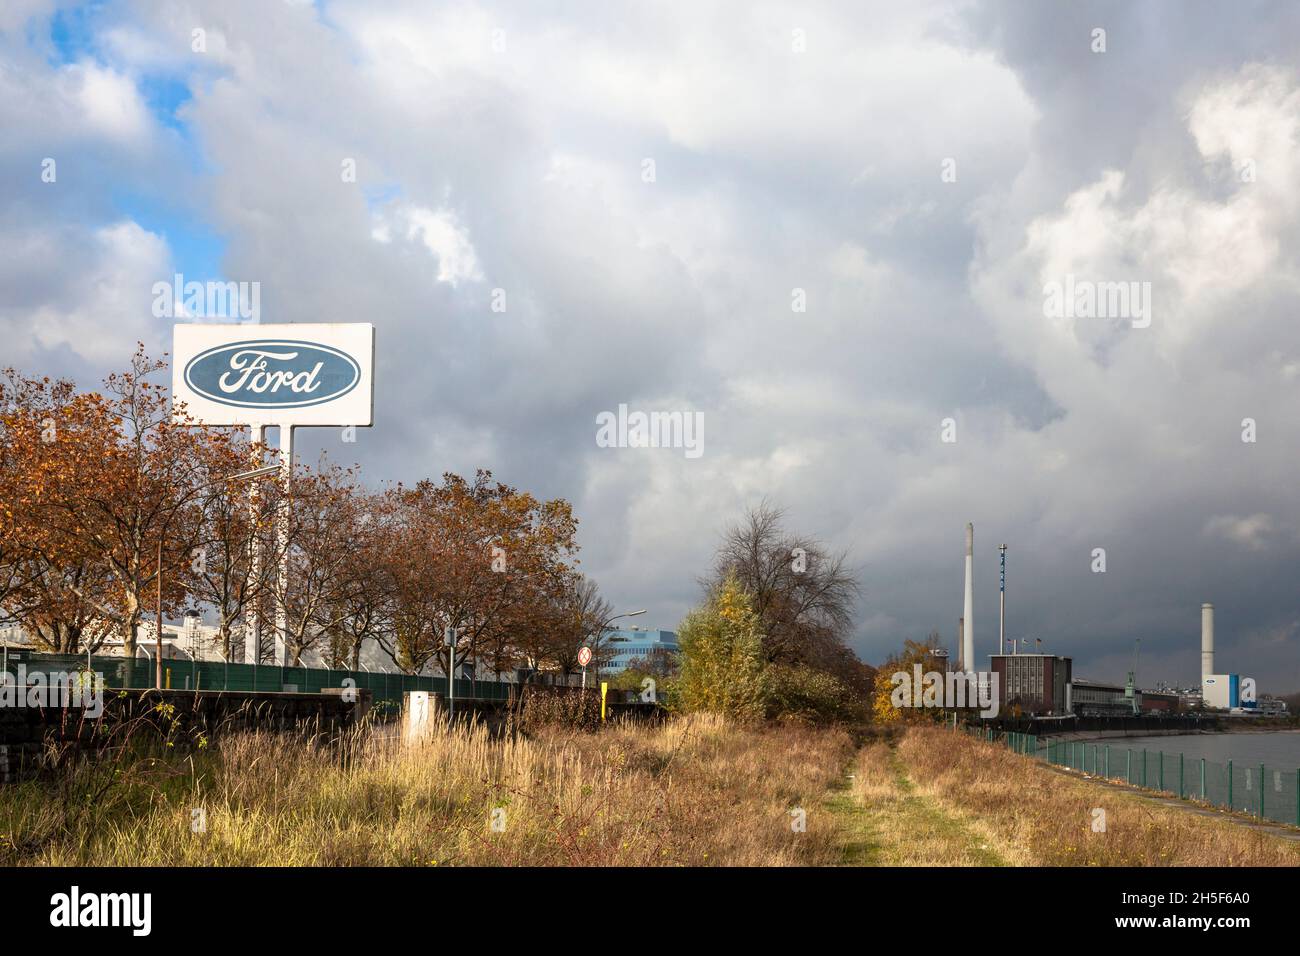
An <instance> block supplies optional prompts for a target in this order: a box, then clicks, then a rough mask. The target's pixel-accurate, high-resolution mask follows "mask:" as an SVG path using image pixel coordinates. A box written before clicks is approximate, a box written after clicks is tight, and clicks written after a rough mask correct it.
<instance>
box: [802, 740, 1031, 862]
mask: <svg viewBox="0 0 1300 956" xmlns="http://www.w3.org/2000/svg"><path fill="white" fill-rule="evenodd" d="M827 808H828V809H830V810H831V811H832V812H833V813H835V814H837V815H838V816H839V818H840V823H841V832H842V834H843V836H842V845H843V858H842V861H841V862H842V863H843V865H846V866H1005V865H1006V861H1005V860H1004V859H1003V858H1002V857H1001V856H1000V855H999V854H998V853H997V852H996V851H995V850H994V849H992V848H990V846H989V845H988V843H987V841H986V840H985V838H984V837H982V836H980V835H979V834H977V833H975V832H973V831H972V830H971V829H969V828H968V827H967V826H966V824H965V823H963V822H962V821H961V820H960V819H958V818H957V817H955V816H953V815H952V814H950V813H948V812H947V811H946V810H944V809H943V808H942V807H941V806H939V805H938V804H937V803H936V802H935V801H934V800H932V799H931V798H929V797H927V796H925V795H924V794H922V793H920V792H918V791H917V788H916V785H915V784H914V783H913V782H912V780H911V778H910V777H909V776H908V774H907V768H906V767H905V766H904V764H903V762H902V760H901V759H899V757H898V754H897V753H896V752H895V751H894V749H893V748H892V747H890V746H889V745H886V744H884V743H871V744H868V745H867V746H865V747H863V748H862V749H861V750H860V751H859V752H858V755H857V758H856V759H855V761H854V763H853V765H852V768H851V769H850V771H849V772H848V773H847V774H846V777H845V780H844V781H843V783H842V784H841V786H840V787H838V788H837V789H836V790H835V791H833V792H832V794H831V796H830V797H829V798H828V799H827Z"/></svg>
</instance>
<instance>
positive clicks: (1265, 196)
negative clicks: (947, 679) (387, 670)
mask: <svg viewBox="0 0 1300 956" xmlns="http://www.w3.org/2000/svg"><path fill="white" fill-rule="evenodd" d="M1099 30H1102V31H1104V34H1100V33H1098V32H1097V31H1099ZM1103 47H1104V49H1103ZM1298 62H1300V7H1296V6H1295V5H1294V4H1291V3H1285V2H1281V3H1276V4H1269V3H1261V4H1249V3H1241V4H1232V5H1223V4H1216V3H1194V2H1183V0H1178V2H1144V3H1141V4H1131V3H1119V2H1116V3H1091V4H1090V3H1068V4H1066V3H1060V4H1056V3H1031V2H1019V3H1005V4H1002V3H987V4H985V3H925V2H915V3H880V4H862V3H855V4H843V3H826V4H779V3H751V2H736V3H710V2H692V3H676V4H606V3H597V2H592V3H565V2H553V3H536V4H517V3H516V4H507V3H500V4H495V3H472V2H464V3H447V4H431V3H426V2H415V0H412V2H409V3H407V2H383V0H370V2H356V3H352V2H318V3H316V4H312V3H310V2H306V0H302V2H281V0H220V2H217V0H213V2H167V3H163V2H146V0H140V2H134V3H133V2H121V3H96V4H91V5H88V6H77V5H72V4H66V3H55V2H50V0H5V2H4V3H3V4H2V5H0V130H3V135H2V136H0V183H2V184H3V185H2V187H0V341H2V342H3V345H0V358H2V359H3V362H4V364H15V365H18V366H19V367H21V368H23V369H25V370H28V371H31V372H41V373H46V374H55V373H58V374H68V375H72V376H74V377H76V378H77V379H78V380H80V381H83V382H86V383H91V382H94V381H95V380H97V379H98V378H99V377H100V376H102V375H103V374H104V373H105V372H107V371H108V370H110V369H112V368H115V367H120V366H121V365H122V364H123V362H124V361H125V359H126V358H127V356H128V355H129V354H130V351H131V348H132V345H133V343H134V342H135V341H136V340H137V339H139V340H142V341H144V342H145V343H146V344H147V345H148V346H149V348H150V349H151V350H152V351H154V352H162V351H164V350H166V349H168V348H170V341H171V331H170V327H171V324H172V322H173V320H172V319H171V318H156V317H155V316H154V315H153V310H152V303H153V293H152V289H153V285H154V283H155V282H158V281H165V280H168V279H170V277H171V276H173V275H174V274H175V273H181V274H182V275H183V276H184V277H185V278H186V279H187V280H198V281H208V280H221V279H225V280H233V281H247V282H257V283H260V305H261V320H262V321H263V322H312V321H368V322H373V323H374V324H375V325H376V327H377V341H378V366H377V382H376V396H375V417H376V424H375V427H374V428H372V429H369V430H363V431H361V432H359V433H358V439H357V441H356V443H355V444H344V443H343V442H342V441H341V439H340V434H339V432H338V431H337V430H330V429H318V430H311V431H304V432H301V433H300V436H299V437H300V449H301V454H302V456H303V457H304V458H306V459H307V460H315V458H316V457H317V456H318V455H319V454H320V453H321V451H325V452H326V453H328V454H329V455H330V456H332V457H334V458H337V459H340V460H343V461H359V462H360V463H361V464H362V466H363V469H364V471H365V474H366V475H367V476H368V478H369V480H370V481H372V482H374V483H376V484H378V483H381V482H384V481H394V480H408V481H409V480H412V479H415V478H419V477H422V476H430V475H437V474H439V473H441V472H443V471H446V470H453V471H459V472H462V473H463V472H472V470H473V469H474V468H476V467H486V468H490V469H491V470H492V471H493V472H495V473H496V475H497V476H498V477H499V478H501V479H502V480H505V481H507V482H509V483H511V484H514V485H517V486H520V487H523V488H526V489H528V490H531V491H533V492H534V493H536V494H539V495H545V496H548V497H551V496H563V497H566V498H568V499H570V500H571V501H572V502H573V503H574V505H575V507H576V510H577V512H578V514H579V516H580V518H581V520H582V528H581V542H582V545H583V552H582V557H583V563H584V567H585V568H586V570H587V571H588V572H589V573H590V574H592V575H593V576H594V577H595V578H597V580H598V581H599V582H600V584H601V586H602V587H603V589H604V590H605V592H606V594H607V595H608V597H609V598H610V599H611V600H612V602H613V603H614V604H615V605H616V606H617V607H618V608H619V609H633V608H636V607H647V608H648V609H649V612H650V613H649V614H647V615H646V616H645V617H644V618H642V619H641V620H642V621H643V622H644V623H645V624H647V625H649V626H659V627H668V628H672V627H675V626H676V624H677V623H678V621H679V619H680V617H681V615H682V614H683V612H684V611H685V610H686V609H687V608H688V607H689V606H690V605H691V604H692V603H693V602H694V601H695V600H696V599H697V598H698V587H697V584H696V578H697V576H698V575H699V574H700V573H701V571H702V570H703V569H704V568H705V566H706V565H707V563H708V560H709V556H710V553H711V550H712V547H713V545H714V544H715V542H716V537H717V534H718V532H719V530H720V528H721V527H722V526H723V525H724V524H725V523H726V522H728V521H729V520H732V519H734V518H735V517H737V516H738V515H739V514H740V513H741V512H742V511H743V510H744V508H746V507H747V506H749V505H752V504H755V503H757V502H758V501H759V500H761V499H762V498H764V497H767V498H768V499H769V500H770V501H772V502H774V503H778V504H780V505H782V506H784V507H785V508H787V509H788V511H789V514H790V520H791V524H792V526H794V527H796V528H797V529H799V530H802V531H806V532H808V533H811V534H815V535H818V536H820V537H822V538H823V539H825V540H826V541H828V542H829V543H830V544H832V545H833V546H835V547H837V548H843V549H847V550H848V551H849V553H850V556H851V559H852V561H853V563H854V564H855V565H856V567H857V568H858V569H859V571H860V575H861V580H862V584H863V588H864V594H863V601H862V606H861V608H860V614H859V618H858V624H857V628H856V632H855V634H854V640H853V643H854V646H855V648H856V649H857V650H858V652H859V653H860V654H861V655H862V656H863V658H864V659H866V660H868V661H872V662H874V661H878V660H879V659H880V658H882V657H883V656H884V655H885V654H886V653H887V652H888V651H890V650H892V649H893V648H895V647H897V646H898V645H899V644H900V643H901V641H902V640H903V639H904V638H906V637H923V636H924V635H925V634H927V633H928V632H929V631H931V630H932V629H938V630H939V631H940V632H941V633H942V634H943V635H944V637H945V638H946V639H947V641H948V643H949V645H950V646H951V645H952V644H953V642H954V640H955V631H956V620H957V617H958V616H959V615H960V614H961V599H962V593H961V585H962V546H963V526H964V524H965V522H967V521H973V522H974V524H975V529H976V553H977V558H976V587H977V595H976V609H975V636H976V644H977V650H978V651H979V652H980V654H986V653H989V652H991V651H993V650H995V649H996V648H995V645H996V640H997V607H998V601H997V550H996V549H997V545H998V544H1000V543H1003V542H1005V543H1006V544H1007V545H1008V547H1009V551H1008V592H1007V593H1008V625H1007V629H1008V635H1009V636H1015V637H1026V636H1028V637H1032V638H1038V639H1041V640H1042V641H1043V647H1044V649H1047V650H1052V651H1055V652H1058V653H1067V654H1071V655H1072V656H1073V657H1074V658H1075V667H1076V673H1078V674H1081V675H1083V676H1088V677H1093V678H1096V679H1122V677H1123V673H1124V671H1125V670H1126V669H1127V667H1128V662H1129V659H1130V656H1131V651H1132V646H1133V641H1134V639H1135V638H1141V640H1142V663H1141V665H1140V668H1139V680H1140V681H1141V682H1142V683H1154V682H1155V681H1157V680H1161V679H1167V680H1184V681H1186V680H1190V679H1194V678H1195V677H1196V676H1197V675H1198V674H1199V654H1198V651H1199V623H1200V612H1199V608H1200V604H1201V602H1202V601H1213V602H1214V603H1215V604H1216V606H1217V608H1218V650H1219V658H1218V663H1219V669H1220V670H1224V671H1227V670H1233V671H1239V672H1241V673H1245V674H1250V675H1254V676H1256V677H1257V678H1259V680H1260V688H1261V690H1263V691H1265V692H1270V691H1278V692H1289V691H1292V690H1296V689H1300V653H1298V652H1300V609H1298V603H1300V588H1298V587H1297V584H1298V583H1300V322H1298V321H1297V319H1298V316H1297V311H1296V296H1297V291H1298V290H1300V261H1298V259H1297V252H1298V250H1300V244H1298V243H1297V240H1298V239H1300V153H1298V152H1297V145H1298V141H1300V73H1298V71H1297V63H1298ZM47 160H53V161H54V162H53V164H52V165H51V164H50V163H48V162H47ZM353 168H354V169H355V176H351V175H349V170H350V169H353ZM51 169H52V170H53V171H54V173H55V175H53V176H50V175H49V173H48V171H49V170H51ZM51 178H52V179H53V181H52V182H51V181H47V180H49V179H51ZM1067 276H1073V277H1075V280H1077V281H1080V282H1136V283H1139V286H1138V288H1139V289H1149V291H1150V295H1149V300H1147V301H1148V302H1149V306H1150V308H1149V313H1148V318H1149V323H1148V322H1146V321H1142V320H1140V319H1138V318H1134V319H1130V318H1129V317H1126V316H1119V317H1113V316H1112V317H1106V318H1100V317H1072V318H1059V317H1053V316H1048V315H1045V311H1046V310H1045V308H1044V301H1045V293H1044V290H1045V287H1048V286H1049V285H1050V284H1051V283H1054V282H1065V281H1066V277H1067ZM1142 283H1149V285H1147V286H1143V285H1141V284H1142ZM494 290H504V302H505V306H506V307H505V310H504V311H494V309H493V308H492V306H493V302H494ZM797 290H801V291H797ZM800 300H802V301H803V303H804V309H803V311H799V310H798V308H797V303H798V302H799V301H800ZM620 404H627V405H628V406H629V407H630V408H631V409H634V410H637V409H639V410H644V411H654V410H662V411H693V412H700V413H702V414H703V420H704V433H703V438H704V445H703V454H702V455H700V456H699V457H688V456H687V455H686V454H685V453H684V451H683V450H682V449H669V448H604V447H599V446H598V445H597V442H596V437H595V436H596V416H597V415H598V414H599V413H601V412H602V411H613V410H616V409H617V408H618V406H619V405H620ZM948 419H950V420H951V421H950V422H948V423H947V424H946V425H945V420H948ZM1244 419H1252V420H1253V422H1254V438H1255V440H1254V441H1243V432H1244V431H1246V429H1245V428H1244V427H1243V420H1244ZM945 438H949V439H952V438H955V440H951V441H945V440H944V439H945ZM1098 548H1101V549H1104V551H1105V571H1104V573H1099V572H1097V571H1095V570H1094V567H1095V566H1096V564H1097V561H1096V559H1095V558H1094V552H1095V549H1098Z"/></svg>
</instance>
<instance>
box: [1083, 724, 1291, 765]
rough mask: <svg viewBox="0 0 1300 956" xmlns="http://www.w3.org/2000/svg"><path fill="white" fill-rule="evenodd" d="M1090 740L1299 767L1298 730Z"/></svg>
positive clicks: (1120, 749)
mask: <svg viewBox="0 0 1300 956" xmlns="http://www.w3.org/2000/svg"><path fill="white" fill-rule="evenodd" d="M1092 743H1099V744H1108V745H1109V746H1110V748H1111V753H1116V752H1123V751H1124V750H1125V749H1129V750H1150V751H1156V750H1162V751H1164V752H1165V753H1167V754H1176V753H1182V754H1185V755H1186V756H1187V758H1188V759H1189V760H1191V759H1197V760H1199V759H1200V758H1202V757H1204V758H1205V759H1206V760H1213V761H1215V762H1216V763H1227V762H1228V761H1229V760H1231V761H1233V763H1235V764H1237V765H1239V766H1242V765H1247V766H1248V765H1255V764H1264V765H1265V766H1267V767H1270V768H1276V769H1279V770H1296V769H1300V730H1277V731H1267V732H1262V733H1250V732H1246V733H1231V734H1174V735H1172V736H1163V737H1109V738H1107V739H1105V740H1095V741H1092Z"/></svg>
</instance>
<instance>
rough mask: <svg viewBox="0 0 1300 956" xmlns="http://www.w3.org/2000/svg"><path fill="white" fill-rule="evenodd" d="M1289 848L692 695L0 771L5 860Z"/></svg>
mask: <svg viewBox="0 0 1300 956" xmlns="http://www.w3.org/2000/svg"><path fill="white" fill-rule="evenodd" d="M1095 808H1102V809H1104V810H1105V812H1106V830H1105V832H1104V833H1100V832H1093V829H1092V825H1091V824H1092V820H1093V810H1094V809H1095ZM798 810H802V811H804V813H803V814H802V815H800V814H797V813H792V811H798ZM801 817H802V819H803V820H804V821H805V822H806V826H805V827H804V828H803V829H800V827H798V826H796V825H795V824H796V822H797V821H798V820H799V819H800V818H801ZM198 824H201V825H198ZM1297 863H1300V844H1297V843H1294V842H1290V841H1287V840H1285V839H1282V838H1280V837H1279V836H1277V835H1276V833H1270V832H1265V831H1261V830H1256V829H1251V828H1249V827H1246V826H1242V825H1241V824H1240V823H1234V822H1232V821H1231V820H1228V819H1225V818H1223V817H1222V816H1217V815H1206V814H1199V813H1194V812H1190V810H1189V809H1188V808H1186V807H1178V806H1164V805H1161V804H1160V803H1158V802H1156V801H1152V800H1150V799H1146V798H1143V797H1141V796H1139V795H1137V794H1134V793H1130V792H1126V791H1124V790H1123V789H1121V788H1116V787H1108V786H1105V785H1103V784H1101V783H1099V782H1096V781H1092V780H1084V779H1078V778H1075V777H1071V776H1068V775H1065V774H1062V773H1059V772H1056V771H1053V770H1052V769H1049V768H1047V767H1045V766H1043V765H1041V764H1039V763H1035V762H1033V761H1031V760H1030V759H1028V758H1025V757H1022V756H1019V755H1016V754H1014V753H1011V752H1010V751H1008V750H1007V749H1005V748H1004V747H1002V746H999V745H994V744H987V743H984V742H982V741H979V740H974V739H971V738H968V737H964V736H961V735H956V734H953V733H951V732H948V731H944V730H942V729H939V728H936V727H930V726H922V727H910V728H905V729H902V730H897V731H890V732H888V733H883V732H882V733H878V734H875V735H868V737H867V739H866V742H865V743H862V744H861V746H857V745H856V744H855V742H854V739H853V737H851V736H850V734H849V733H848V732H847V731H845V730H842V729H834V728H832V729H826V728H815V727H808V726H801V725H768V726H762V727H742V726H738V725H735V724H733V723H729V722H727V721H725V720H723V719H721V718H717V717H713V716H709V715H696V716H690V717H680V718H675V719H673V720H671V721H668V722H666V723H664V724H661V725H645V724H615V725H612V726H609V727H606V728H604V729H602V730H600V731H599V732H588V731H576V730H565V729H561V728H558V727H550V728H544V729H541V730H539V731H537V732H535V733H533V734H530V735H528V736H523V735H520V736H516V737H513V738H511V737H498V738H494V737H492V736H490V735H489V734H488V733H487V731H486V730H485V729H483V728H482V727H473V728H464V727H462V728H458V729H456V730H452V731H448V730H447V729H445V728H439V729H437V730H436V731H435V732H434V734H433V735H432V736H431V737H430V739H428V740H427V741H425V742H423V743H420V744H417V745H414V746H403V745H402V743H401V741H400V740H399V739H397V738H396V737H394V736H391V735H388V734H383V733H371V732H367V731H357V732H354V733H353V734H352V736H351V737H350V738H349V739H348V740H347V741H346V745H345V746H343V747H332V748H326V747H321V746H312V745H308V744H306V743H304V741H303V740H300V739H293V738H290V737H288V736H274V735H266V734H249V735H242V736H241V735H233V736H230V737H227V738H225V739H224V740H222V741H221V742H220V743H219V744H213V745H210V746H208V747H206V748H204V749H201V750H199V751H198V752H196V753H194V754H193V755H192V756H188V757H180V756H179V755H177V754H171V755H170V756H164V757H162V758H158V757H142V756H136V757H133V758H129V759H128V758H125V757H123V758H120V759H118V760H115V761H113V760H101V761H95V762H88V763H83V764H82V765H80V766H79V767H76V768H74V769H71V770H69V771H67V772H66V773H64V774H63V775H62V776H61V777H56V778H54V779H49V778H47V779H44V780H42V781H39V782H37V781H32V782H25V783H21V784H16V785H10V786H6V787H4V788H0V865H10V866H12V865H153V866H235V865H253V866H257V865H288V866H300V865H301V866H318V865H398V866H448V865H450V866H465V865H471V866H473V865H525V866H529V865H534V866H610V865H620V866H700V865H702V866H743V865H760V866H808V865H813V866H819V865H844V864H848V865H861V866H873V865H874V866H925V865H941V866H1000V865H1008V866H1060V865H1086V866H1110V865H1141V866H1152V865H1192V866H1200V865H1211V866H1239V865H1256V866H1260V865H1268V866H1294V865H1296V864H1297Z"/></svg>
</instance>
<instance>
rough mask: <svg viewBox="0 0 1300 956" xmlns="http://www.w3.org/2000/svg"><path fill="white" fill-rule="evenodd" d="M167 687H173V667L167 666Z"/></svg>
mask: <svg viewBox="0 0 1300 956" xmlns="http://www.w3.org/2000/svg"><path fill="white" fill-rule="evenodd" d="M167 689H168V690H171V689H172V669H171V668H170V667H169V668H167Z"/></svg>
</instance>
